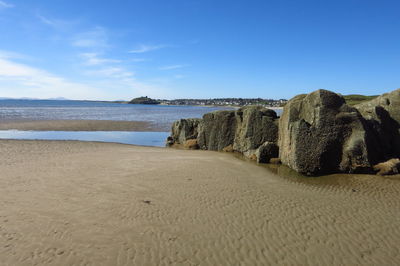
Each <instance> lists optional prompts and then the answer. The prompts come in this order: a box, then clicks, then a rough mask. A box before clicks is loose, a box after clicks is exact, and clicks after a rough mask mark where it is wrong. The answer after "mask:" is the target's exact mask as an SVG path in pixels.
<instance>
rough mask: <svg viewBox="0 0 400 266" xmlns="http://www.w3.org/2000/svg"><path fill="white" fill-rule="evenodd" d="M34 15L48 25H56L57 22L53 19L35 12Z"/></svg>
mask: <svg viewBox="0 0 400 266" xmlns="http://www.w3.org/2000/svg"><path fill="white" fill-rule="evenodd" d="M36 17H37V18H38V19H39V20H40V21H41V22H42V23H44V24H47V25H50V26H56V25H57V23H56V22H55V21H52V20H50V19H48V18H46V17H44V16H42V15H39V14H36Z"/></svg>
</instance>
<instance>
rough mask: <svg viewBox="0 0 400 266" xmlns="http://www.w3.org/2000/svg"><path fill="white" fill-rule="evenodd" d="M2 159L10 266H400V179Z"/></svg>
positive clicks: (227, 162) (174, 162) (54, 155)
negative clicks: (307, 176)
mask: <svg viewBox="0 0 400 266" xmlns="http://www.w3.org/2000/svg"><path fill="white" fill-rule="evenodd" d="M0 152H1V153H0V154H1V160H0V171H1V172H0V204H1V206H0V264H1V265H169V264H173V265H398V264H399V262H400V200H399V192H400V177H398V176H397V177H392V178H390V179H389V178H382V177H378V176H368V175H359V176H357V175H354V176H346V178H344V177H343V176H332V177H324V178H322V179H305V180H304V179H301V180H299V179H296V178H295V177H290V178H289V177H281V176H277V175H275V174H274V173H273V172H271V171H270V170H267V169H265V168H264V167H260V166H257V165H255V164H252V163H249V162H246V161H243V160H240V159H238V158H235V157H233V156H231V155H230V154H225V153H218V152H208V151H183V150H174V149H163V148H145V147H135V146H130V145H118V144H107V143H90V142H89V143H82V142H70V141H10V140H2V141H0ZM284 169H285V168H282V167H280V168H277V169H275V170H274V171H276V172H282V173H283V174H284V175H285V174H287V172H285V171H286V170H284ZM289 175H290V173H289Z"/></svg>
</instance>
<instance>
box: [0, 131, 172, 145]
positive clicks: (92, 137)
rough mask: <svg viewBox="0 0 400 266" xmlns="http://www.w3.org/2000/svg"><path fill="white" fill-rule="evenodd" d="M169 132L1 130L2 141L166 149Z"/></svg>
mask: <svg viewBox="0 0 400 266" xmlns="http://www.w3.org/2000/svg"><path fill="white" fill-rule="evenodd" d="M168 135H169V132H126V131H19V130H0V139H24V140H80V141H100V142H115V143H123V144H133V145H141V146H155V147H164V146H165V140H166V139H167V137H168Z"/></svg>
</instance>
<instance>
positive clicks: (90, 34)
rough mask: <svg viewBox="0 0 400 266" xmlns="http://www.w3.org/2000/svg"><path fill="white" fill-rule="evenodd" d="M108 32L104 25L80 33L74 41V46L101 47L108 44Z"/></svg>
mask: <svg viewBox="0 0 400 266" xmlns="http://www.w3.org/2000/svg"><path fill="white" fill-rule="evenodd" d="M107 42H108V36H107V32H106V30H105V29H104V28H103V27H96V28H94V29H93V30H90V31H86V32H83V33H79V34H77V35H76V36H75V38H74V39H73V41H72V46H75V47H82V48H99V47H103V48H104V47H107V46H108V43H107Z"/></svg>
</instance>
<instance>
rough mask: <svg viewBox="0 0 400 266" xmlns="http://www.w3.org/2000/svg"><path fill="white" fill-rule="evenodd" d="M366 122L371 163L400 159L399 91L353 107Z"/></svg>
mask: <svg viewBox="0 0 400 266" xmlns="http://www.w3.org/2000/svg"><path fill="white" fill-rule="evenodd" d="M355 107H356V108H357V109H358V110H359V111H360V113H361V114H362V115H363V117H364V118H365V119H366V121H367V125H368V127H369V131H370V134H371V139H372V141H371V145H373V146H374V154H371V159H372V160H373V161H379V162H382V161H385V160H388V159H391V158H399V157H400V89H398V90H395V91H393V92H391V93H385V94H383V95H381V96H379V97H377V98H375V99H373V100H371V101H368V102H364V103H361V104H358V105H356V106H355Z"/></svg>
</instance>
